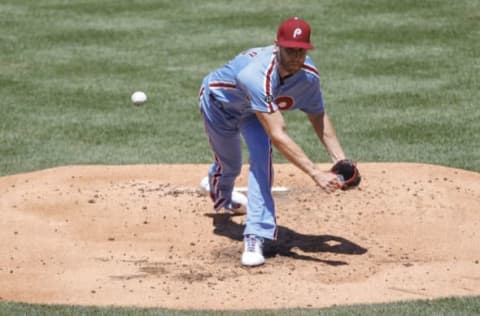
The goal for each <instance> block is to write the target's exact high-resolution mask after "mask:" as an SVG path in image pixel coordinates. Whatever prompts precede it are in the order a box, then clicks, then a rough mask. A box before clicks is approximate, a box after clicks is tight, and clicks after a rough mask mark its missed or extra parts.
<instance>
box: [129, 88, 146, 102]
mask: <svg viewBox="0 0 480 316" xmlns="http://www.w3.org/2000/svg"><path fill="white" fill-rule="evenodd" d="M131 99H132V102H133V104H135V105H142V104H144V103H145V102H147V95H146V94H145V92H143V91H135V92H134V93H133V94H132V96H131Z"/></svg>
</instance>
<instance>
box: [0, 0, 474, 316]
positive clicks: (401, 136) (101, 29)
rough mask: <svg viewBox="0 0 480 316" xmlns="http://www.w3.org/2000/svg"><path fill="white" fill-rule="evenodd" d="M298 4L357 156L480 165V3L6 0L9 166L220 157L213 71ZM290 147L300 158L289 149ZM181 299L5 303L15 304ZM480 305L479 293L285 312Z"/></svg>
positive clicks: (29, 309) (298, 128)
mask: <svg viewBox="0 0 480 316" xmlns="http://www.w3.org/2000/svg"><path fill="white" fill-rule="evenodd" d="M291 15H299V16H301V17H303V18H305V19H306V20H308V21H309V22H310V23H311V25H312V28H313V33H312V40H313V42H314V44H315V46H316V49H315V50H313V51H312V52H311V54H310V55H311V56H312V57H313V59H314V60H315V62H316V64H317V66H318V68H319V69H320V73H321V78H322V87H323V92H324V98H325V102H326V106H327V111H328V112H329V113H330V115H331V117H332V119H333V121H334V123H335V126H336V130H337V134H338V135H339V138H340V140H341V142H342V144H343V147H344V149H345V150H346V152H347V154H348V155H349V156H350V157H352V158H353V159H356V160H359V161H412V162H413V161H414V162H423V163H433V164H439V165H445V166H451V167H457V168H464V169H467V170H473V171H480V146H479V144H480V123H479V122H480V110H479V109H478V100H480V92H479V91H480V89H478V87H479V86H480V82H479V75H478V73H479V72H480V57H479V56H480V55H479V52H480V41H479V40H478V38H480V25H479V24H480V22H479V21H480V2H478V1H475V0H459V1H448V0H424V1H413V0H403V1H390V0H367V1H354V0H325V1H321V2H320V1H319V2H314V1H306V0H298V1H275V2H274V1H267V0H247V1H241V2H235V1H227V0H219V1H213V0H205V1H190V0H177V1H171V0H168V1H158V0H145V1H125V0H108V1H93V0H83V1H64V0H43V1H33V0H31V1H26V0H15V1H14V0H3V1H1V2H0V69H1V71H0V95H1V101H0V157H1V158H0V175H8V174H15V173H19V172H26V171H32V170H38V169H43V168H49V167H55V166H63V165H73V164H143V163H152V164H154V163H205V162H210V161H211V153H210V150H209V148H208V146H207V142H206V139H205V136H204V135H203V126H202V123H201V121H200V117H199V113H198V109H197V91H198V88H199V85H200V82H201V80H202V78H203V76H204V75H205V74H207V73H208V72H209V71H211V70H212V69H214V68H216V67H218V66H221V65H222V64H223V63H224V62H226V61H227V60H228V59H230V58H232V57H233V56H234V55H235V54H236V53H238V52H239V51H241V50H243V49H245V48H248V47H254V46H263V45H268V44H270V43H272V41H273V39H274V35H275V31H276V27H277V25H278V22H279V21H281V20H282V19H284V18H286V17H289V16H291ZM135 90H143V91H145V92H146V93H147V94H148V97H149V101H148V103H147V104H146V105H145V106H142V107H135V106H132V105H131V104H130V101H129V97H130V94H131V93H132V92H133V91H135ZM285 116H286V119H287V124H288V130H289V132H290V133H291V135H292V136H293V137H294V138H295V139H296V140H297V141H298V143H299V144H300V145H301V146H302V147H303V148H304V149H305V151H306V152H307V154H308V155H309V156H310V157H312V159H314V160H315V161H318V162H325V161H328V157H327V155H326V154H325V152H324V151H323V149H322V147H321V146H319V143H318V140H317V139H316V138H315V136H314V134H313V132H312V129H311V127H310V126H309V124H307V123H306V120H305V117H304V115H303V114H302V113H288V114H286V115H285ZM246 159H247V157H245V161H246ZM275 160H276V162H285V160H284V159H283V158H282V157H281V156H280V155H279V154H278V153H277V154H276V156H275ZM171 312H172V311H163V310H139V309H136V310H132V309H98V308H90V307H53V306H52V307H43V306H31V305H23V304H10V303H2V304H0V315H14V314H18V315H24V314H27V315H65V314H68V315H133V314H135V315H162V314H171ZM178 313H179V314H181V315H191V314H197V313H198V314H202V315H203V314H204V313H201V312H185V311H181V312H178ZM274 313H275V314H276V313H277V312H269V311H260V312H245V313H240V312H239V313H237V314H236V315H272V314H274ZM479 313H480V312H479V299H478V298H471V299H448V300H438V301H428V302H412V303H397V304H388V305H372V306H356V307H339V308H333V309H325V310H323V309H322V310H294V311H285V312H282V314H285V315H314V314H315V315H344V314H346V315H360V314H362V315H367V314H368V315H381V314H388V315H412V314H422V315H473V314H479ZM205 314H211V315H221V313H205Z"/></svg>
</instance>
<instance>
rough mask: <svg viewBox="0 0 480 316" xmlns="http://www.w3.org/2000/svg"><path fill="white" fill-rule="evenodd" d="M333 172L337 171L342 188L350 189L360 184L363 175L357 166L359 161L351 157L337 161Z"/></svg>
mask: <svg viewBox="0 0 480 316" xmlns="http://www.w3.org/2000/svg"><path fill="white" fill-rule="evenodd" d="M330 171H331V172H333V173H335V174H336V175H337V176H338V178H339V179H340V182H341V187H340V188H341V189H342V190H348V189H351V188H354V187H356V186H358V185H359V184H360V181H361V180H362V177H361V176H360V172H359V171H358V168H357V163H356V162H355V161H353V160H350V159H342V160H339V161H337V162H336V163H335V164H334V165H333V167H332V169H330Z"/></svg>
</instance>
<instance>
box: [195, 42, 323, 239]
mask: <svg viewBox="0 0 480 316" xmlns="http://www.w3.org/2000/svg"><path fill="white" fill-rule="evenodd" d="M276 50H277V48H276V47H275V46H267V47H259V48H252V49H249V50H247V51H244V52H242V53H241V54H239V55H238V56H236V57H235V58H234V59H232V60H231V61H229V62H228V63H227V64H225V65H224V66H222V67H221V68H219V69H217V70H215V71H213V72H211V73H210V74H208V75H207V76H206V77H205V79H204V80H203V83H202V87H201V89H200V103H199V104H200V109H201V112H202V115H203V118H204V122H205V131H206V133H207V135H208V139H209V143H210V146H211V148H212V152H213V155H214V158H215V162H214V163H213V164H212V166H211V168H210V170H209V184H210V188H211V198H212V200H213V202H214V208H215V210H219V209H221V208H222V207H225V206H226V205H228V204H229V203H231V194H232V190H233V187H234V183H235V179H236V177H237V176H238V175H239V174H240V171H241V167H242V142H241V138H240V135H241V136H243V138H244V139H245V142H246V144H247V147H248V150H249V154H250V159H249V160H250V170H249V177H248V206H247V220H246V222H245V224H246V227H245V231H244V234H253V235H256V236H260V237H264V238H268V239H274V238H275V236H276V222H275V205H274V201H273V198H272V195H271V186H272V182H273V168H272V165H273V164H272V145H271V142H270V139H269V137H268V135H267V133H266V132H265V130H264V129H263V126H262V124H261V123H260V121H259V120H258V119H257V117H256V115H255V111H259V112H265V113H273V112H276V111H279V110H280V111H289V110H294V109H299V110H301V111H303V112H305V113H308V114H319V113H322V112H323V111H324V106H323V98H322V92H321V89H320V78H319V74H318V71H317V69H316V67H315V65H314V64H313V62H312V60H311V59H310V58H309V57H308V56H307V57H306V58H305V63H304V65H303V67H302V69H301V70H300V71H298V72H297V73H295V74H294V75H291V76H289V77H287V78H284V79H281V78H280V76H279V71H278V61H277V57H276V56H277V52H276Z"/></svg>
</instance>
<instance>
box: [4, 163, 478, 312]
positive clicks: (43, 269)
mask: <svg viewBox="0 0 480 316" xmlns="http://www.w3.org/2000/svg"><path fill="white" fill-rule="evenodd" d="M321 167H323V168H327V165H322V166H321ZM359 167H360V170H361V171H362V175H363V182H362V183H361V186H360V188H358V189H355V190H350V191H346V192H345V191H341V192H336V193H334V194H331V195H327V194H325V193H322V192H321V191H320V190H319V189H318V188H316V187H315V186H314V184H313V182H312V181H311V180H310V179H309V178H308V177H307V176H306V175H304V174H302V173H301V172H300V171H298V170H297V169H296V168H295V167H293V166H291V165H288V164H285V165H283V164H282V165H276V166H275V169H276V178H275V185H278V186H286V187H288V188H289V191H288V192H286V193H279V194H277V195H276V205H277V217H278V220H277V222H278V224H279V238H278V240H277V241H275V242H269V243H268V244H267V245H266V249H265V254H266V256H267V263H266V264H265V265H264V266H262V267H259V268H253V269H247V268H243V267H242V266H241V265H240V255H241V251H242V241H241V240H242V230H243V225H242V221H243V220H244V217H243V216H236V217H227V216H214V214H213V213H212V211H211V210H212V208H211V203H210V201H209V199H208V198H207V197H206V196H204V195H203V194H202V193H201V192H200V190H199V189H198V184H199V182H200V180H201V178H202V177H203V176H204V175H205V173H206V170H207V168H208V166H207V165H150V166H144V165H142V166H137V165H135V166H72V167H61V168H54V169H48V170H43V171H38V172H32V173H26V174H19V175H13V176H7V177H3V178H0V197H1V198H0V203H1V204H0V209H1V214H2V216H1V220H0V240H1V247H0V280H1V286H0V299H1V300H8V301H23V302H34V303H60V304H86V305H136V306H158V307H167V308H194V309H244V308H284V307H298V306H301V307H323V306H330V305H333V304H337V305H340V304H352V303H366V302H385V301H393V300H404V299H418V298H421V299H423V298H435V297H443V296H454V295H455V296H457V295H480V264H479V260H480V252H479V245H480V216H479V211H480V174H478V173H474V172H468V171H464V170H458V169H451V168H445V167H439V166H432V165H422V164H378V163H376V164H374V163H365V164H360V165H359ZM246 169H247V166H245V168H244V172H243V173H242V176H241V177H240V178H239V181H238V183H237V184H238V185H239V186H245V185H246V173H247V170H246Z"/></svg>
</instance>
